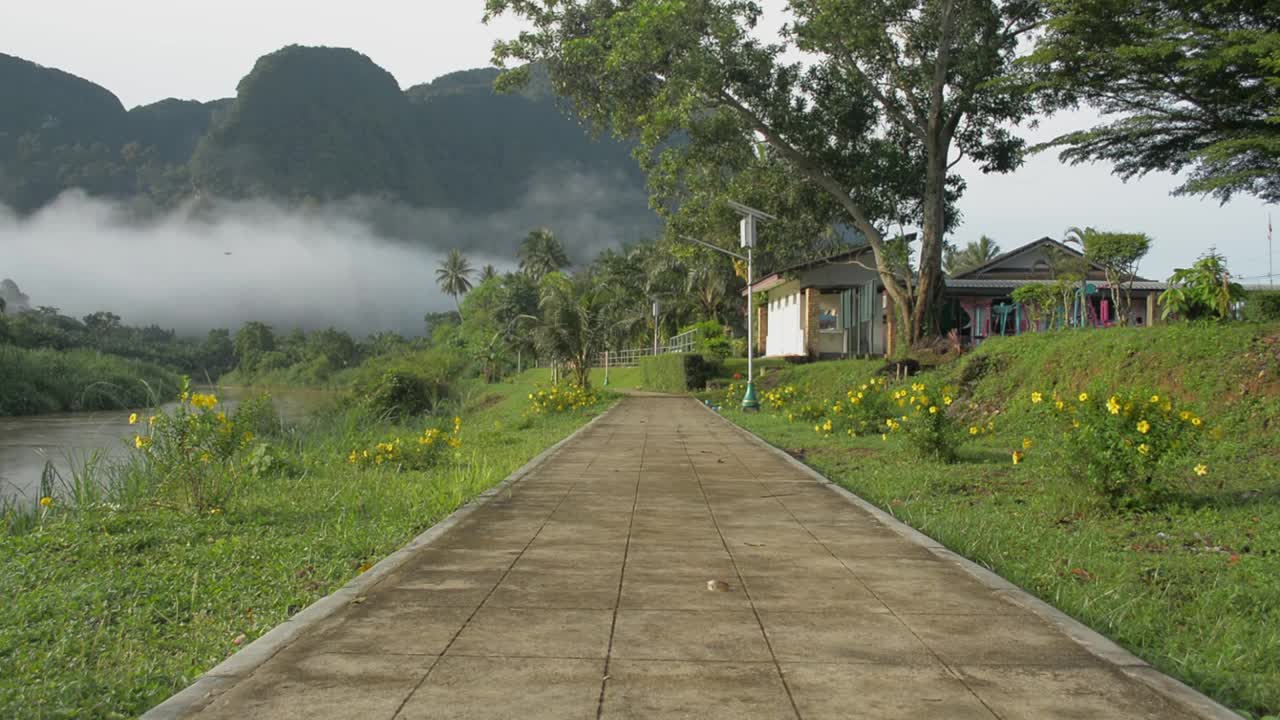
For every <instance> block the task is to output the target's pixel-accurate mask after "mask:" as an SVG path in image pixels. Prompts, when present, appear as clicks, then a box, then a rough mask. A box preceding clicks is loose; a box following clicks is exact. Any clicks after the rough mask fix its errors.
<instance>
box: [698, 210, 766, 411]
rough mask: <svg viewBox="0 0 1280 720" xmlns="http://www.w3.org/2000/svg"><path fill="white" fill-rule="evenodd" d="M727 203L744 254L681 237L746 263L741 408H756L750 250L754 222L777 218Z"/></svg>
mask: <svg viewBox="0 0 1280 720" xmlns="http://www.w3.org/2000/svg"><path fill="white" fill-rule="evenodd" d="M729 207H731V208H733V210H734V212H736V213H738V214H739V215H741V216H742V221H741V222H740V223H739V225H738V233H739V242H740V244H741V246H742V248H743V249H744V250H746V251H747V254H746V255H742V254H740V253H736V252H733V251H732V250H725V249H724V248H722V247H720V246H719V245H712V244H711V243H709V242H703V241H702V240H698V239H697V238H691V237H688V236H682V237H683V238H684V239H685V240H688V241H689V242H692V243H697V244H698V245H702V246H703V247H707V248H710V249H712V250H715V251H716V252H719V253H724V254H725V255H728V256H729V257H732V258H736V259H738V260H745V261H746V263H747V392H746V394H745V395H743V396H742V409H743V410H759V409H760V401H759V399H757V398H756V372H755V371H756V367H755V354H756V348H755V308H754V307H752V301H753V297H752V295H753V293H752V292H751V287H752V285H753V284H754V282H755V277H754V273H755V263H754V260H753V255H752V251H754V250H755V247H756V223H758V222H761V221H768V220H777V219H778V218H776V217H774V216H773V215H770V214H769V213H766V212H762V211H760V210H756V209H754V208H750V207H747V206H746V205H743V204H742V203H736V202H733V201H732V200H730V201H729Z"/></svg>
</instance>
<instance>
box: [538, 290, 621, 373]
mask: <svg viewBox="0 0 1280 720" xmlns="http://www.w3.org/2000/svg"><path fill="white" fill-rule="evenodd" d="M616 300H617V298H616V295H615V293H614V290H613V288H611V287H609V286H608V284H607V283H604V282H601V281H600V280H599V279H598V278H596V277H594V276H593V275H592V274H591V273H589V272H583V273H578V274H577V275H574V276H573V277H566V276H563V275H562V276H557V277H552V278H548V280H547V281H546V282H544V283H542V286H541V292H540V297H539V299H538V309H539V311H540V315H541V316H542V317H541V318H540V322H539V325H538V328H537V332H536V339H537V343H538V348H539V351H540V352H539V354H540V355H542V356H544V357H550V358H554V359H556V360H558V361H561V362H564V363H565V364H567V365H568V366H569V369H570V370H572V371H573V373H574V379H575V381H576V382H577V384H578V385H580V386H582V387H588V386H589V385H590V380H591V379H590V373H591V361H592V359H593V358H594V357H595V355H596V353H598V352H600V351H602V350H605V349H607V348H608V347H609V346H610V342H611V340H614V339H616V336H617V334H618V332H619V330H618V328H619V322H618V313H619V305H618V303H617V302H616Z"/></svg>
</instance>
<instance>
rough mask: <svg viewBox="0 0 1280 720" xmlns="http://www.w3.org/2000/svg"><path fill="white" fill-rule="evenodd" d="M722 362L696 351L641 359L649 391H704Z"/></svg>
mask: <svg viewBox="0 0 1280 720" xmlns="http://www.w3.org/2000/svg"><path fill="white" fill-rule="evenodd" d="M718 369H719V364H718V363H716V362H714V361H709V360H708V359H707V358H704V357H703V356H701V355H698V354H696V353H673V354H668V355H656V356H653V357H646V358H640V373H641V376H642V382H643V383H644V388H645V389H646V390H653V391H655V392H669V393H684V392H688V391H690V390H701V389H702V388H704V387H706V384H707V381H708V380H710V379H711V378H713V377H715V376H716V372H717V370H718Z"/></svg>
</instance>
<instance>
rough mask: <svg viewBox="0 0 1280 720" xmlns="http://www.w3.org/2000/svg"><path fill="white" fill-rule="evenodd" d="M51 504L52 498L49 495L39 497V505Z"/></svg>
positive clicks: (46, 505)
mask: <svg viewBox="0 0 1280 720" xmlns="http://www.w3.org/2000/svg"><path fill="white" fill-rule="evenodd" d="M52 504H53V498H51V497H49V496H48V495H46V496H44V497H42V498H40V507H42V508H47V507H49V506H50V505H52Z"/></svg>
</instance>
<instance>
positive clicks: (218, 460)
mask: <svg viewBox="0 0 1280 720" xmlns="http://www.w3.org/2000/svg"><path fill="white" fill-rule="evenodd" d="M177 397H178V404H177V406H176V407H175V408H174V409H173V410H169V411H160V412H158V413H157V414H155V415H152V416H151V417H149V418H147V419H146V420H145V421H142V420H140V418H139V417H138V416H137V415H136V414H135V415H132V416H130V418H129V421H130V423H132V424H137V423H140V422H141V423H142V429H141V431H140V432H139V434H138V435H136V436H135V437H134V447H135V449H136V450H137V452H138V453H139V455H140V456H141V458H142V460H141V463H142V470H141V471H142V472H144V473H145V474H146V475H148V476H149V477H151V478H152V479H153V481H154V482H155V483H156V484H157V487H158V488H159V489H160V492H162V493H164V494H166V495H168V496H170V497H172V498H174V499H176V500H177V501H179V502H180V503H182V504H183V505H185V506H186V507H187V508H188V509H189V510H191V511H193V512H198V513H203V512H209V511H215V512H217V511H218V510H219V508H220V506H221V505H223V504H224V503H226V501H227V499H228V497H229V496H230V493H231V492H232V489H233V485H234V483H235V481H236V478H237V472H238V470H239V467H238V466H239V461H241V460H242V459H243V458H244V456H245V454H246V453H245V451H246V450H248V449H249V448H250V447H251V445H252V443H253V440H254V437H255V436H254V434H253V431H252V430H249V429H248V427H249V426H257V427H261V426H262V425H263V424H264V423H263V422H262V418H263V416H264V415H266V414H268V413H270V414H274V411H273V410H268V409H266V408H264V407H263V405H262V403H257V404H252V403H251V404H250V405H248V406H246V408H245V409H244V410H243V411H242V412H243V413H244V417H243V423H242V422H241V419H242V418H241V417H240V413H237V414H236V415H235V416H231V415H228V414H227V412H226V411H224V410H219V409H217V407H218V398H217V397H216V396H214V395H206V394H202V393H193V392H191V385H190V381H189V380H188V379H187V378H183V379H182V385H181V388H180V392H179V394H178V396H177ZM267 402H269V401H267ZM262 455H263V453H259V457H258V461H257V462H258V466H259V467H261V465H262V464H263V462H264V458H263V457H262Z"/></svg>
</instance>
